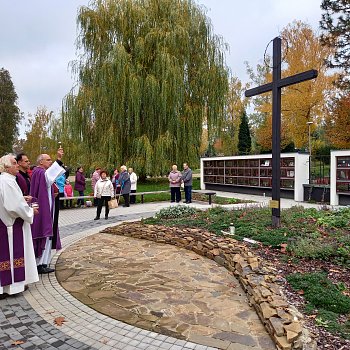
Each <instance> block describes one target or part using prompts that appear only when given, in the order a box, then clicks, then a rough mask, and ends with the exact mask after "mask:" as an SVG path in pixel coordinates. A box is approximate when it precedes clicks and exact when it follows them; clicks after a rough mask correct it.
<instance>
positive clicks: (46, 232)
mask: <svg viewBox="0 0 350 350" xmlns="http://www.w3.org/2000/svg"><path fill="white" fill-rule="evenodd" d="M62 156H63V149H62V148H59V150H58V151H57V160H56V161H55V162H52V160H51V158H50V156H49V155H48V154H41V155H40V156H39V157H38V159H37V167H36V168H35V169H34V170H33V173H32V179H31V185H30V195H31V196H32V197H34V198H37V199H38V203H39V208H40V212H39V215H37V216H36V217H35V218H34V221H33V224H32V236H33V244H34V251H35V257H36V259H37V265H38V272H39V273H50V272H53V271H55V270H54V269H52V268H49V267H48V264H49V263H50V260H51V249H61V241H60V237H59V232H58V225H57V223H55V221H54V217H55V215H54V213H55V197H54V190H53V185H54V182H55V180H56V178H57V177H59V176H60V175H62V174H64V173H65V172H66V170H65V169H64V168H63V167H62V165H63V163H62ZM56 217H57V218H56V221H57V220H58V216H56Z"/></svg>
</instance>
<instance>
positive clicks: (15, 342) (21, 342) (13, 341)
mask: <svg viewBox="0 0 350 350" xmlns="http://www.w3.org/2000/svg"><path fill="white" fill-rule="evenodd" d="M24 343H25V342H24V341H23V340H12V343H11V345H21V344H24Z"/></svg>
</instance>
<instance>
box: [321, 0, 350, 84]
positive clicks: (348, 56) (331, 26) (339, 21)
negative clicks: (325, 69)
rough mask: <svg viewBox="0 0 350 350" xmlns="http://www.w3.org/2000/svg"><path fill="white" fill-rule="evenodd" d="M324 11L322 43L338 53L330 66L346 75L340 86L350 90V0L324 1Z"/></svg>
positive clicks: (331, 59) (341, 77)
mask: <svg viewBox="0 0 350 350" xmlns="http://www.w3.org/2000/svg"><path fill="white" fill-rule="evenodd" d="M321 9H322V10H324V13H323V14H322V20H321V22H320V25H321V28H322V29H323V31H324V33H323V35H322V42H323V44H324V45H327V46H329V47H331V48H335V49H336V51H335V53H334V55H333V56H332V57H330V59H329V60H327V62H328V66H329V67H331V68H338V69H340V70H343V71H344V73H343V74H341V75H340V80H339V85H340V86H341V87H343V88H346V89H350V79H349V74H350V41H349V33H350V2H349V0H323V1H322V4H321Z"/></svg>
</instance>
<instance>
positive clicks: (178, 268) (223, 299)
mask: <svg viewBox="0 0 350 350" xmlns="http://www.w3.org/2000/svg"><path fill="white" fill-rule="evenodd" d="M56 276H57V279H58V281H59V282H60V284H61V285H62V287H63V288H65V289H66V290H67V291H68V292H70V293H71V294H72V295H73V296H74V297H75V298H77V299H78V300H80V301H81V302H83V303H84V304H86V305H88V306H89V307H91V308H93V309H95V310H96V311H98V312H100V313H102V314H105V315H107V316H110V317H112V318H115V319H117V320H120V321H123V322H126V323H128V324H130V325H133V326H136V327H140V328H143V329H147V330H150V331H154V332H157V333H161V334H164V335H167V336H173V337H176V338H179V339H183V340H187V341H189V342H193V343H197V344H202V345H205V346H210V347H215V348H219V349H235V348H237V349H274V348H275V345H274V343H273V342H272V340H271V339H270V336H269V335H268V334H267V332H266V330H265V328H264V326H263V325H262V323H261V322H260V320H259V318H258V316H257V314H256V313H255V311H254V310H253V309H252V308H251V307H250V306H249V305H248V302H247V300H246V295H245V293H244V291H243V290H242V288H241V287H240V285H239V282H238V281H237V280H236V278H235V277H234V276H233V275H232V274H231V273H230V272H229V271H227V270H226V269H225V268H224V267H222V266H220V265H218V264H216V262H214V261H212V260H209V259H207V258H204V257H202V256H199V255H197V254H195V253H194V252H192V251H188V250H185V249H180V248H177V247H175V246H171V245H166V244H159V243H155V242H151V241H147V240H140V239H133V238H129V237H124V236H118V235H109V234H106V233H98V234H96V235H92V236H89V237H87V238H85V239H83V240H80V241H79V242H78V243H77V244H75V245H72V246H71V247H69V248H67V249H66V250H65V251H64V252H63V254H61V255H60V257H59V259H58V260H57V263H56Z"/></svg>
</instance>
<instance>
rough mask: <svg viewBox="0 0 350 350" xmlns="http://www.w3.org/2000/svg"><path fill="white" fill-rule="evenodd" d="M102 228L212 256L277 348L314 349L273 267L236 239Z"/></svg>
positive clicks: (149, 228) (172, 230) (188, 231)
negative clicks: (237, 286) (240, 290)
mask: <svg viewBox="0 0 350 350" xmlns="http://www.w3.org/2000/svg"><path fill="white" fill-rule="evenodd" d="M102 232H104V233H110V234H118V235H124V236H128V237H133V238H139V239H146V240H151V241H154V242H157V243H167V244H172V245H175V246H178V247H181V248H185V249H189V250H192V251H194V252H195V253H197V254H199V255H202V256H205V257H207V258H209V259H212V260H214V261H215V262H217V263H218V264H219V265H222V266H224V267H225V268H226V269H228V270H229V271H232V273H233V274H234V275H235V277H237V278H238V280H239V281H240V283H241V285H242V287H243V289H244V291H245V292H246V293H247V297H248V301H249V303H250V304H251V305H252V306H253V307H254V308H255V310H256V312H257V314H258V316H259V318H260V320H261V321H262V323H263V324H264V326H265V328H266V330H267V331H268V333H269V334H270V336H271V338H272V340H273V341H274V342H275V344H276V346H277V348H278V349H280V350H301V349H303V350H314V349H317V345H316V342H315V340H314V339H313V338H312V335H311V334H310V332H309V331H308V330H307V329H306V328H305V327H304V326H303V315H302V314H301V313H299V312H298V310H297V309H296V308H295V307H294V306H292V305H290V304H289V303H288V301H287V300H286V298H285V296H284V295H283V292H282V291H281V287H280V286H281V284H283V283H284V279H282V278H281V277H279V276H277V274H276V272H275V271H274V270H273V268H269V267H267V266H263V264H262V262H261V260H260V259H259V258H258V257H256V256H254V254H253V253H252V252H250V251H249V250H248V248H247V247H246V246H244V245H243V244H241V243H240V242H239V241H236V240H234V239H232V238H224V237H220V236H216V235H215V234H212V233H210V232H208V231H205V230H202V229H197V228H181V229H180V228H177V227H165V226H159V225H146V224H143V223H140V222H134V223H127V224H122V225H118V226H116V227H109V228H106V229H105V230H103V231H102Z"/></svg>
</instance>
